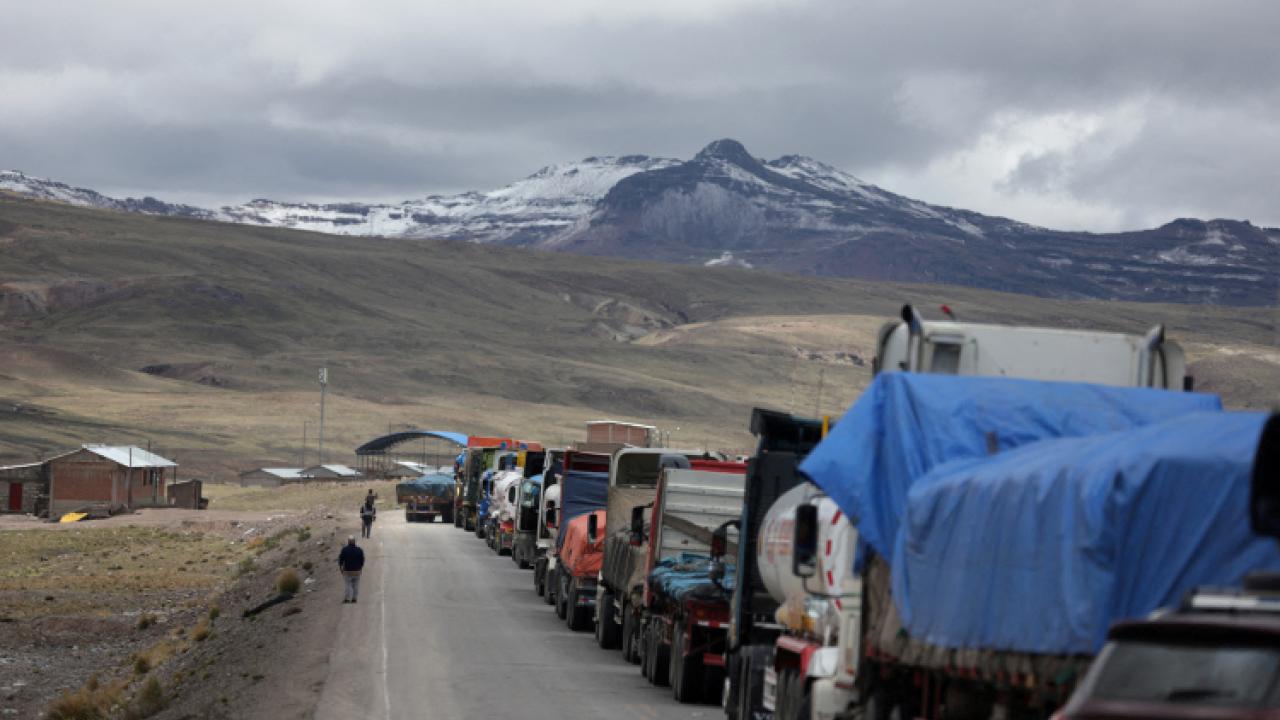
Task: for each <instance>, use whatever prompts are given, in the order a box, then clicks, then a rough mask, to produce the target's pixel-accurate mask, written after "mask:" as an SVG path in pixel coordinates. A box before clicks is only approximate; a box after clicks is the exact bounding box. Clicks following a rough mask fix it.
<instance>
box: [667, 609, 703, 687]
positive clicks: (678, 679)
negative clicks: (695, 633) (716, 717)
mask: <svg viewBox="0 0 1280 720" xmlns="http://www.w3.org/2000/svg"><path fill="white" fill-rule="evenodd" d="M684 630H685V627H684V620H683V619H682V620H678V621H676V629H675V637H674V638H672V642H671V676H670V681H671V692H672V694H673V695H674V696H675V698H676V702H680V703H686V704H687V703H696V702H701V700H702V659H701V657H698V658H694V657H692V656H686V655H685V653H686V652H687V651H688V647H687V645H686V643H685V637H684Z"/></svg>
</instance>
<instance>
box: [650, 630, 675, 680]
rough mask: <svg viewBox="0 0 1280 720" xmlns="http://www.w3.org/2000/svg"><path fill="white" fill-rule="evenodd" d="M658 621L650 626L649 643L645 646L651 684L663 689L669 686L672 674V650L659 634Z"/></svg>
mask: <svg viewBox="0 0 1280 720" xmlns="http://www.w3.org/2000/svg"><path fill="white" fill-rule="evenodd" d="M659 622H662V621H661V619H657V620H655V621H654V622H652V623H650V624H649V634H648V642H647V643H646V644H645V649H644V650H645V651H644V656H645V661H646V662H647V663H648V665H649V675H648V677H649V683H650V684H651V685H656V686H658V687H662V686H665V685H667V684H668V681H669V680H670V678H668V677H667V675H668V674H669V673H670V672H671V648H670V647H668V646H666V645H664V644H663V642H662V633H660V632H658V623H659Z"/></svg>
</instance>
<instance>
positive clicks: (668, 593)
mask: <svg viewBox="0 0 1280 720" xmlns="http://www.w3.org/2000/svg"><path fill="white" fill-rule="evenodd" d="M735 569H736V568H735V566H734V565H732V564H729V565H725V568H724V579H722V580H721V581H720V584H721V585H722V586H724V588H725V590H726V591H728V592H730V593H731V592H733V582H734V575H735V572H734V571H735ZM649 586H650V588H652V589H653V591H654V592H656V593H658V594H659V595H662V596H664V597H667V598H670V599H672V600H674V601H675V602H683V601H684V599H685V598H686V597H689V596H690V595H692V594H700V595H717V594H721V590H720V589H719V588H717V587H716V586H715V584H714V583H712V582H711V559H710V558H708V557H707V556H706V555H696V554H690V553H681V554H680V555H679V556H678V557H665V558H662V560H660V561H658V562H656V563H654V566H653V570H651V571H650V572H649Z"/></svg>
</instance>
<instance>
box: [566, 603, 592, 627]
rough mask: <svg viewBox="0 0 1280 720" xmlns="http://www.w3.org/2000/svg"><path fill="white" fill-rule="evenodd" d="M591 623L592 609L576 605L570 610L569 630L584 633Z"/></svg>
mask: <svg viewBox="0 0 1280 720" xmlns="http://www.w3.org/2000/svg"><path fill="white" fill-rule="evenodd" d="M590 623H591V608H589V607H580V606H577V605H575V606H574V607H572V608H570V609H569V629H570V630H572V631H574V632H582V631H583V630H586V629H587V625H589V624H590Z"/></svg>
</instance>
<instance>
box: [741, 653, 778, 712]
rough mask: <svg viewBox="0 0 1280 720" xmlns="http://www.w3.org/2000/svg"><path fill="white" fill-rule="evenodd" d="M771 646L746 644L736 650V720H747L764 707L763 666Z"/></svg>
mask: <svg viewBox="0 0 1280 720" xmlns="http://www.w3.org/2000/svg"><path fill="white" fill-rule="evenodd" d="M772 652H773V647H772V646H770V645H747V646H744V647H743V648H742V649H740V650H739V651H738V656H739V659H738V668H739V671H738V720H749V719H750V718H752V717H755V715H754V713H755V712H756V711H758V710H763V709H764V668H765V665H766V664H767V663H768V662H769V658H770V657H771V653H772Z"/></svg>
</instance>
